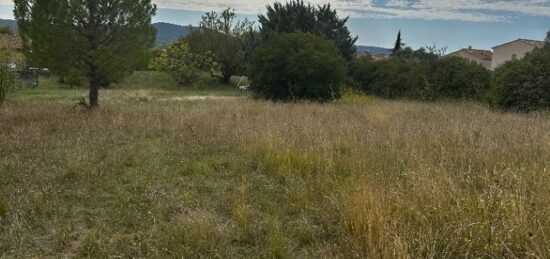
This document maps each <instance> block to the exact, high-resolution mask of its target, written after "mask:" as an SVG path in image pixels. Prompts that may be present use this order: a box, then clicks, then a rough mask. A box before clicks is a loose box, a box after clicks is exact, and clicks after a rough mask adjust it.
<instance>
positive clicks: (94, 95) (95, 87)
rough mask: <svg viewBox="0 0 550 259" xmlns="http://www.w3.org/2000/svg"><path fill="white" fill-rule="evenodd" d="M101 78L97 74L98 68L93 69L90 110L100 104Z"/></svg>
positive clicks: (91, 72) (91, 73) (91, 71)
mask: <svg viewBox="0 0 550 259" xmlns="http://www.w3.org/2000/svg"><path fill="white" fill-rule="evenodd" d="M98 78H99V76H98V74H97V68H95V67H92V68H91V69H90V95H89V98H90V108H95V107H97V105H98V102H99V79H98Z"/></svg>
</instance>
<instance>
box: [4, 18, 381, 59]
mask: <svg viewBox="0 0 550 259" xmlns="http://www.w3.org/2000/svg"><path fill="white" fill-rule="evenodd" d="M0 25H9V26H10V28H11V29H12V30H13V31H15V32H17V23H16V22H15V20H6V19H0ZM153 26H154V27H155V28H156V29H157V44H167V43H170V42H174V41H175V40H177V39H178V38H180V37H185V36H186V35H187V34H189V31H190V28H189V26H182V25H176V24H171V23H164V22H159V23H154V24H153ZM357 52H359V53H364V52H368V53H369V54H371V55H379V54H388V53H390V52H391V49H386V48H381V47H372V46H361V45H358V46H357Z"/></svg>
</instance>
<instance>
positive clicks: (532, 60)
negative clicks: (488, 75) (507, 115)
mask: <svg viewBox="0 0 550 259" xmlns="http://www.w3.org/2000/svg"><path fill="white" fill-rule="evenodd" d="M490 98H491V102H492V104H493V105H495V106H497V107H500V108H503V109H511V110H521V111H530V110H536V109H548V108H550V47H546V48H543V49H538V50H535V51H533V52H531V53H529V54H528V55H527V56H526V57H525V58H524V59H522V60H516V61H511V62H507V63H505V64H504V65H503V66H502V67H500V68H498V69H497V70H496V71H495V75H494V81H493V87H492V91H491V95H490Z"/></svg>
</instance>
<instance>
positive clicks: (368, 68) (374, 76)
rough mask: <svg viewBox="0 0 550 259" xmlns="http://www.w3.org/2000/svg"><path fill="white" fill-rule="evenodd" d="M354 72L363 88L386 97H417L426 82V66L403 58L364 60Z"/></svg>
mask: <svg viewBox="0 0 550 259" xmlns="http://www.w3.org/2000/svg"><path fill="white" fill-rule="evenodd" d="M353 74H354V78H355V80H357V82H358V85H359V86H360V88H361V89H362V90H364V91H365V92H367V93H369V94H373V95H377V96H380V97H384V98H403V97H411V98H412V97H417V96H418V95H419V93H418V92H419V91H420V89H423V88H425V84H426V75H425V71H424V67H423V66H422V65H421V64H419V63H417V62H411V61H408V60H405V59H401V58H391V59H388V60H382V61H372V60H363V61H360V62H358V63H357V64H356V65H355V68H354V69H353Z"/></svg>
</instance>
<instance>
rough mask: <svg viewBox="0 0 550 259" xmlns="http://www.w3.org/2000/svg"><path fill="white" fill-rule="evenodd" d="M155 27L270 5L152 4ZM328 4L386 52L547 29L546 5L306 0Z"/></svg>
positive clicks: (485, 41) (249, 0)
mask: <svg viewBox="0 0 550 259" xmlns="http://www.w3.org/2000/svg"><path fill="white" fill-rule="evenodd" d="M154 2H155V3H156V4H157V5H158V7H159V11H158V14H157V16H156V17H155V22H159V21H162V22H170V23H175V24H181V25H188V24H196V23H197V21H198V19H199V18H200V15H201V14H202V13H203V12H205V11H209V10H221V9H223V8H224V7H227V6H232V7H233V8H235V9H236V11H237V13H239V14H240V17H242V18H244V17H246V18H249V19H252V20H255V19H256V14H257V13H261V12H263V10H265V6H266V5H268V4H270V3H273V2H274V1H271V0H233V1H225V0H154ZM309 2H311V3H312V4H323V3H326V2H330V3H331V4H332V5H333V7H335V8H336V9H337V10H338V11H339V14H340V15H341V16H350V20H349V23H348V27H349V28H350V30H351V32H352V33H353V34H355V35H358V36H359V41H358V43H359V44H362V45H371V46H381V47H391V46H392V45H393V42H394V41H395V37H396V34H397V31H398V30H402V33H403V38H404V41H405V43H407V44H408V45H410V46H413V47H415V48H418V47H422V46H426V45H433V44H436V45H437V46H438V47H444V46H446V47H448V49H449V51H453V50H456V49H459V48H462V47H468V46H469V45H471V46H472V47H474V48H482V49H490V48H491V47H493V46H496V45H498V44H500V43H504V42H507V41H511V40H514V39H517V38H528V39H538V40H542V39H543V38H544V36H545V34H546V32H547V31H548V30H550V0H336V1H335V0H332V1H328V0H310V1H309ZM11 9H12V5H11V1H10V0H0V17H2V18H12V14H11Z"/></svg>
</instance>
